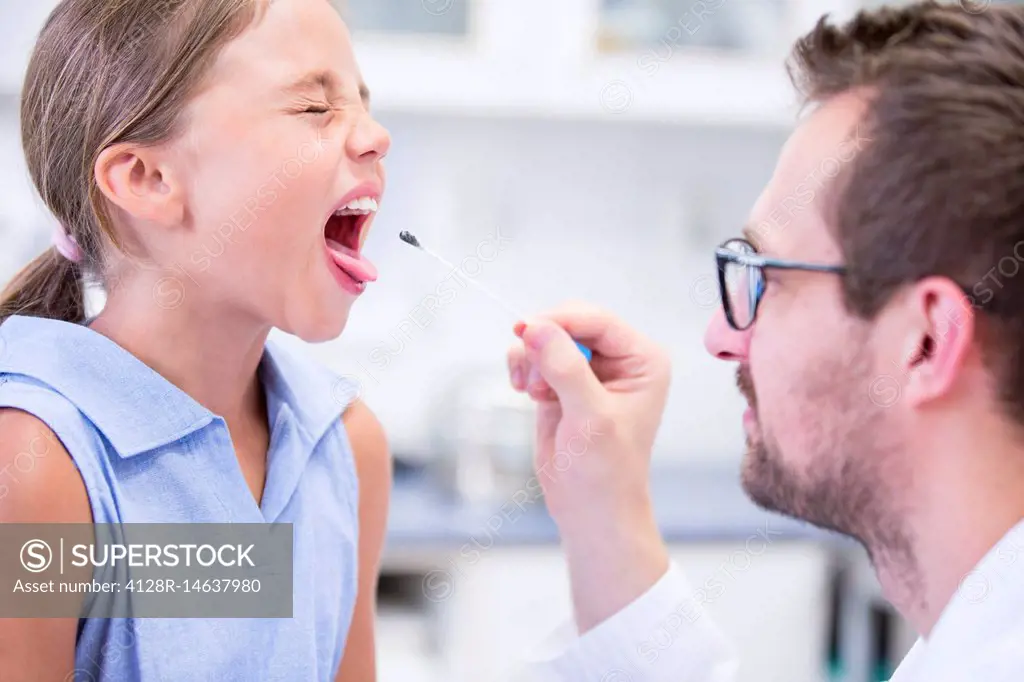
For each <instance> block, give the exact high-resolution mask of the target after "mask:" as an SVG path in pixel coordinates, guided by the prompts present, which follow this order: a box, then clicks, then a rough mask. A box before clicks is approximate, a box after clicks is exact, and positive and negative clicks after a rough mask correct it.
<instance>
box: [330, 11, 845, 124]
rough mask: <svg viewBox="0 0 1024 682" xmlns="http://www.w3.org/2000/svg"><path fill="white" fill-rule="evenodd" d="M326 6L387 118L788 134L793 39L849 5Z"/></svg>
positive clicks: (792, 107) (792, 106) (791, 107)
mask: <svg viewBox="0 0 1024 682" xmlns="http://www.w3.org/2000/svg"><path fill="white" fill-rule="evenodd" d="M333 1H334V2H336V3H338V4H339V6H342V5H346V4H347V5H348V10H347V14H348V15H349V17H350V21H351V23H352V24H353V26H354V27H355V31H354V35H355V36H356V52H357V56H358V58H359V61H360V65H361V68H362V70H363V73H364V76H365V77H366V79H367V82H368V83H369V85H370V87H371V89H372V90H373V92H374V102H375V106H377V107H379V108H380V109H382V110H385V111H388V110H396V111H413V112H425V113H439V114H447V115H460V114H466V115H495V116H513V117H532V116H538V117H543V118H567V119H583V120H601V121H616V120H626V121H629V120H646V121H659V122H668V123H681V124H730V123H734V124H744V125H753V126H767V127H788V126H791V125H792V122H793V119H794V114H795V113H796V106H795V104H796V103H795V101H794V97H793V92H792V87H791V85H790V83H789V81H788V77H787V76H786V73H785V70H784V69H783V58H784V56H785V53H786V50H787V49H788V47H789V45H790V43H791V42H792V39H793V38H795V37H796V36H797V35H798V34H799V33H800V32H802V31H805V30H807V29H808V28H810V27H811V26H812V25H813V23H814V20H816V19H817V18H818V17H819V16H820V15H821V14H822V13H825V12H830V11H832V12H835V13H836V14H837V15H845V14H848V13H849V12H850V11H852V9H853V8H854V7H856V3H857V2H858V1H859V0H706V1H704V2H688V1H686V0H559V2H549V1H547V0H518V1H517V2H493V1H485V0H421V2H420V3H415V2H409V3H408V6H407V11H413V12H415V11H416V10H418V11H419V12H420V14H419V16H418V18H417V19H416V20H415V21H410V20H409V18H408V17H406V18H405V19H404V20H403V19H401V18H400V17H397V16H395V17H393V20H392V22H391V26H390V28H389V27H388V25H387V22H382V21H381V18H380V17H379V16H378V15H379V10H373V11H371V10H370V9H369V5H368V4H367V3H369V2H370V0H361V1H360V2H355V3H348V0H333ZM396 1H397V0H396ZM408 7H412V8H413V9H412V10H408ZM361 11H362V13H363V15H361V14H360V12H361ZM456 14H458V16H459V17H463V18H462V19H459V21H453V20H454V19H455V18H456V17H455V15H456ZM364 15H365V16H364ZM362 24H368V25H369V26H370V27H371V29H368V30H360V28H359V27H360V25H362ZM413 25H415V26H418V27H419V28H418V29H416V30H412V29H410V27H411V26H413ZM452 25H454V26H456V27H458V28H456V29H455V30H452ZM403 26H405V28H403ZM407 29H410V30H407ZM463 29H464V30H463Z"/></svg>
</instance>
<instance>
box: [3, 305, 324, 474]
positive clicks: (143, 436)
mask: <svg viewBox="0 0 1024 682" xmlns="http://www.w3.org/2000/svg"><path fill="white" fill-rule="evenodd" d="M2 373H7V374H18V375H24V376H26V377H29V378H30V379H33V380H35V381H38V382H40V383H42V384H45V385H46V386H48V387H50V388H51V389H53V390H54V391H56V392H57V393H59V394H61V395H63V396H64V397H65V398H67V399H68V400H69V401H71V402H72V403H73V404H74V405H75V406H76V407H77V408H78V410H79V411H80V412H81V413H82V414H83V415H85V417H86V418H87V419H88V420H89V421H90V422H92V423H93V424H94V425H95V426H96V428H97V429H98V430H99V431H100V432H102V434H103V435H104V436H105V437H106V438H107V440H108V441H109V442H110V443H111V445H112V446H113V447H114V449H115V450H116V451H117V452H118V454H119V455H121V456H122V457H132V456H135V455H138V454H141V453H144V452H149V451H151V450H155V449H157V448H160V447H162V446H165V445H168V444H170V443H174V442H176V441H179V440H181V439H182V438H184V437H186V436H189V435H191V434H193V433H195V432H197V431H199V430H200V429H203V428H204V427H206V426H207V425H209V424H210V423H211V422H213V421H214V420H218V419H219V417H218V416H217V415H215V414H214V413H213V412H211V411H210V410H208V409H206V408H205V407H203V406H202V405H200V404H199V403H197V402H196V401H195V400H194V399H193V398H192V397H191V396H189V395H188V394H187V393H185V392H184V391H182V390H181V389H179V388H178V387H177V386H175V385H174V384H172V383H171V382H169V381H168V380H167V379H165V378H164V377H163V376H161V375H160V374H158V373H157V372H156V371H154V370H153V369H152V368H150V367H149V366H148V365H146V364H145V363H143V362H142V361H141V360H139V359H138V358H136V357H135V356H134V355H132V354H131V353H129V352H128V351H126V350H125V349H124V348H122V347H121V346H118V345H117V344H116V343H114V342H113V341H112V340H110V339H108V338H107V337H105V336H103V335H102V334H99V333H97V332H94V331H92V330H91V329H89V328H88V327H85V326H82V325H78V324H73V323H70V322H62V321H59V320H51V319H45V318H36V317H24V316H17V315H16V316H13V317H10V318H8V319H7V320H6V321H5V322H4V323H3V325H2V326H0V374H2ZM261 375H262V378H263V382H264V388H265V391H266V393H267V403H268V412H270V418H271V424H273V423H274V420H275V419H276V416H277V413H278V412H279V411H280V410H281V408H282V407H288V408H290V411H291V413H292V414H293V415H294V416H295V419H296V421H297V422H298V424H299V426H301V427H302V429H303V430H304V431H306V433H307V435H308V436H309V437H310V438H311V439H312V440H313V441H314V442H315V441H318V440H319V439H320V438H322V437H323V435H324V433H326V431H327V430H328V428H330V426H331V424H332V423H333V422H334V421H335V420H337V419H338V418H339V417H340V415H341V412H342V407H343V406H342V405H340V404H339V403H338V402H337V401H336V400H334V399H332V398H333V397H334V393H337V391H336V390H334V383H333V381H332V379H331V378H330V375H328V374H327V373H326V372H324V371H322V370H319V371H318V369H317V368H315V367H314V366H313V364H312V363H311V362H309V361H306V360H305V359H304V358H297V357H292V356H291V355H290V354H289V353H287V352H286V351H285V350H284V349H281V348H277V347H276V344H274V343H268V344H267V348H266V351H265V353H264V357H263V362H262V363H261ZM300 398H301V399H300Z"/></svg>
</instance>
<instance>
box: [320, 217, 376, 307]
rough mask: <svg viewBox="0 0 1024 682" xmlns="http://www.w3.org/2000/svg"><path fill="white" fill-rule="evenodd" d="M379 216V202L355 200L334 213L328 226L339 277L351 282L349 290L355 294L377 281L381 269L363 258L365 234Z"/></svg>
mask: <svg viewBox="0 0 1024 682" xmlns="http://www.w3.org/2000/svg"><path fill="white" fill-rule="evenodd" d="M376 212H377V201H376V199H373V198H369V197H362V198H357V199H353V200H351V201H349V202H348V203H346V204H345V205H344V206H343V207H342V208H339V209H337V210H336V211H335V212H334V213H332V214H331V216H330V217H329V218H328V219H327V224H326V225H325V226H324V242H325V244H326V245H327V254H328V256H330V259H331V261H332V262H333V263H334V265H335V266H337V268H338V270H340V271H341V272H340V273H339V274H341V275H344V276H345V277H347V278H348V279H349V280H351V285H352V286H351V287H346V288H350V289H354V290H355V293H361V292H362V291H363V289H365V288H366V283H367V282H374V281H376V280H377V268H376V267H374V265H373V263H371V262H370V261H368V260H367V259H366V258H364V257H363V256H362V254H360V249H361V244H360V242H361V241H362V236H363V230H364V229H365V227H366V225H367V223H368V222H369V221H370V218H371V217H372V216H373V214H374V213H376ZM344 283H345V282H343V284H344Z"/></svg>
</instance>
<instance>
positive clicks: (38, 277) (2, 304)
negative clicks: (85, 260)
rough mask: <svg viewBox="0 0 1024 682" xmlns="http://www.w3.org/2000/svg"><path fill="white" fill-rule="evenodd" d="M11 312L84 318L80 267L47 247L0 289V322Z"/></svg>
mask: <svg viewBox="0 0 1024 682" xmlns="http://www.w3.org/2000/svg"><path fill="white" fill-rule="evenodd" d="M12 315H28V316H30V317H48V318H50V319H54V320H63V321H65V322H74V323H79V322H82V321H84V320H85V293H84V290H83V287H82V269H81V267H80V266H79V264H77V263H73V262H71V261H70V260H68V259H67V258H65V257H64V256H62V255H61V254H59V253H58V252H57V249H55V248H49V249H47V250H46V251H45V252H43V254H42V255H40V256H38V257H37V258H36V259H35V260H33V261H32V262H31V263H29V264H28V265H26V266H25V267H24V268H23V269H22V270H21V271H20V272H19V273H18V274H17V275H15V276H14V279H12V280H11V282H10V283H9V284H8V285H7V286H6V287H5V288H4V290H3V292H0V323H2V322H3V321H4V320H6V319H7V318H8V317H10V316H12Z"/></svg>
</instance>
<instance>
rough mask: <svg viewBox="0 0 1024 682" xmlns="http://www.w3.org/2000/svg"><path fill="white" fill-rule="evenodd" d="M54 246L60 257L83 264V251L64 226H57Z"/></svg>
mask: <svg viewBox="0 0 1024 682" xmlns="http://www.w3.org/2000/svg"><path fill="white" fill-rule="evenodd" d="M53 246H54V248H55V249H57V251H58V252H59V253H60V255H62V256H64V257H65V258H67V259H68V260H69V261H71V262H72V263H81V262H82V249H80V248H79V247H78V242H76V241H75V238H74V237H72V236H71V235H70V234H68V233H67V230H65V229H64V226H63V225H57V226H56V227H55V228H54V230H53Z"/></svg>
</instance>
